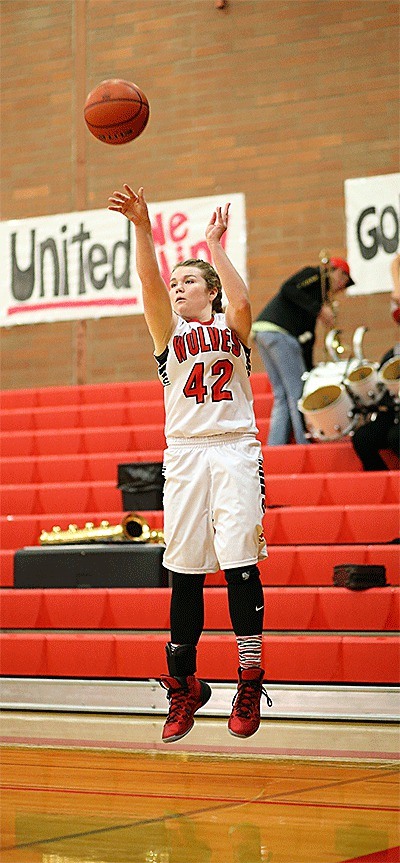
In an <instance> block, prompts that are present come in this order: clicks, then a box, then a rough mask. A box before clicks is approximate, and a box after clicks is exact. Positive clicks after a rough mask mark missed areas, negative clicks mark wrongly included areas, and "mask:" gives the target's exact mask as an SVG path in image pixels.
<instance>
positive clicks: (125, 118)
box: [84, 78, 150, 144]
mask: <svg viewBox="0 0 400 863" xmlns="http://www.w3.org/2000/svg"><path fill="white" fill-rule="evenodd" d="M149 112H150V108H149V103H148V101H147V98H146V96H145V94H144V93H143V92H142V90H140V89H139V87H137V86H136V84H132V83H131V82H130V81H124V80H123V79H122V78H110V79H109V80H107V81H102V82H101V84H99V85H98V86H97V87H95V88H94V90H92V91H91V92H90V93H89V95H88V96H87V98H86V102H85V107H84V117H85V122H86V125H87V127H88V129H89V132H91V133H92V135H94V137H95V138H98V140H99V141H103V142H104V144H127V143H128V141H133V140H134V138H137V137H138V136H139V135H141V134H142V132H143V130H144V128H145V127H146V125H147V121H148V119H149Z"/></svg>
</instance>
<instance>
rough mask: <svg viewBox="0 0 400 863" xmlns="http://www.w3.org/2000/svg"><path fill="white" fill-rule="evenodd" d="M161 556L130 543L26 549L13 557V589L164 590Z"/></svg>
mask: <svg viewBox="0 0 400 863" xmlns="http://www.w3.org/2000/svg"><path fill="white" fill-rule="evenodd" d="M163 553H164V546H163V545H156V544H151V543H149V544H141V543H140V544H139V543H138V544H136V543H132V542H120V543H115V544H110V543H96V544H95V545H94V544H93V545H89V544H84V543H82V544H80V543H79V544H76V545H62V546H61V545H60V546H51V547H50V546H47V547H46V548H43V547H37V546H27V547H26V548H21V549H19V551H16V552H15V555H14V587H19V588H24V587H29V588H32V587H80V588H82V587H167V586H168V573H167V570H166V569H164V566H163V563H162V558H163Z"/></svg>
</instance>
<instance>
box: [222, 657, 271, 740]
mask: <svg viewBox="0 0 400 863" xmlns="http://www.w3.org/2000/svg"><path fill="white" fill-rule="evenodd" d="M238 674H239V683H238V689H237V693H236V695H235V697H234V699H233V702H232V707H233V709H232V713H231V715H230V717H229V721H228V729H229V731H230V733H231V734H233V735H234V737H251V735H252V734H255V732H256V731H257V729H258V727H259V725H260V718H261V717H260V701H261V695H265V696H266V698H267V704H268V707H272V701H271V699H270V697H269V695H268V693H267V692H266V690H265V689H264V688H263V686H262V681H263V678H264V670H263V669H262V668H239V669H238Z"/></svg>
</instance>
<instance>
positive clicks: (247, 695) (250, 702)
mask: <svg viewBox="0 0 400 863" xmlns="http://www.w3.org/2000/svg"><path fill="white" fill-rule="evenodd" d="M261 695H265V697H266V699H267V704H268V707H272V699H271V698H270V697H269V695H268V692H267V690H266V689H265V688H264V686H262V684H261V683H260V681H259V680H242V681H241V683H239V685H238V688H237V692H236V694H235V696H234V698H233V701H232V707H234V708H235V713H237V715H238V716H242V717H243V716H248V715H249V713H251V712H252V710H253V708H254V704H255V703H256V702H257V701H258V699H259V697H260V696H261Z"/></svg>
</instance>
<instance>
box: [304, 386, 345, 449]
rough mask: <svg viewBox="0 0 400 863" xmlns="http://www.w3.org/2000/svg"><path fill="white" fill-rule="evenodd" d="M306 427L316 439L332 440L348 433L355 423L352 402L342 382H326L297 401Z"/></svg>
mask: <svg viewBox="0 0 400 863" xmlns="http://www.w3.org/2000/svg"><path fill="white" fill-rule="evenodd" d="M298 408H299V410H300V411H301V413H302V414H303V415H304V421H305V424H306V428H307V429H308V431H309V432H310V434H311V435H312V437H314V438H317V439H318V440H325V441H334V440H340V438H342V437H345V436H346V435H348V434H349V433H350V432H351V430H352V429H353V428H354V426H355V424H356V421H357V420H356V418H355V417H354V416H353V408H354V403H353V401H352V399H351V398H350V396H349V394H348V392H347V390H346V388H345V387H344V386H343V385H342V384H328V385H327V386H324V387H319V389H317V390H314V391H313V392H311V393H309V394H308V395H306V396H303V398H301V399H300V401H299V402H298Z"/></svg>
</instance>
